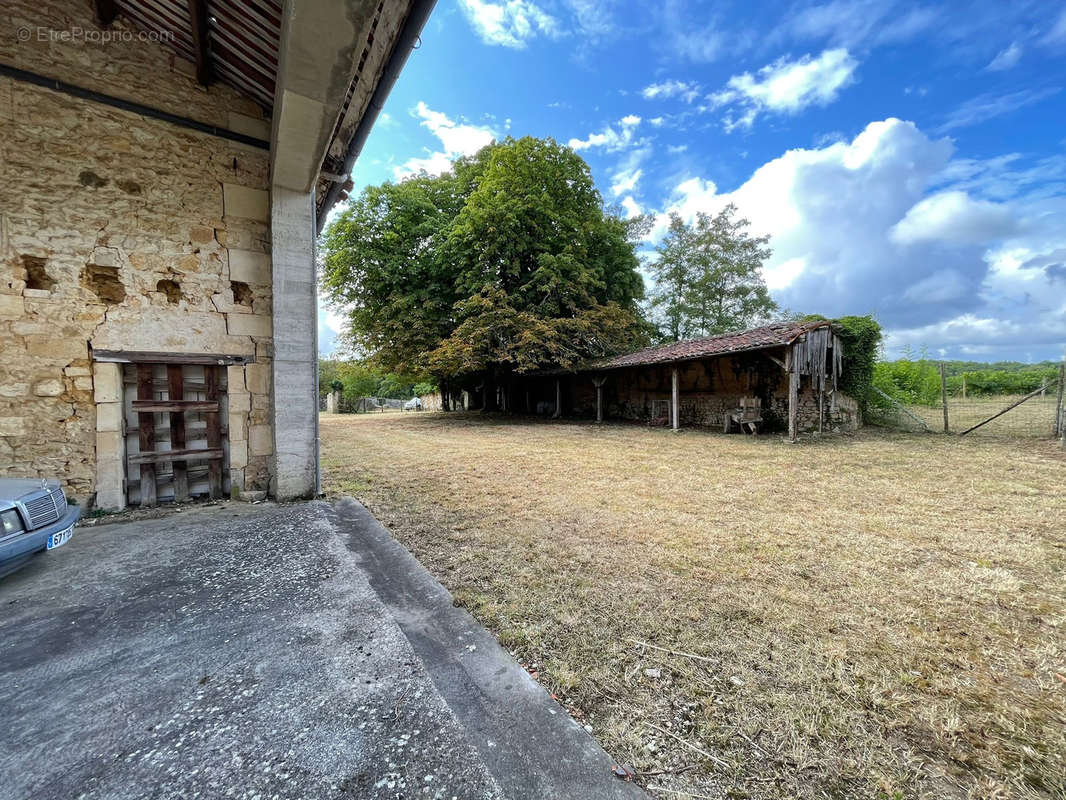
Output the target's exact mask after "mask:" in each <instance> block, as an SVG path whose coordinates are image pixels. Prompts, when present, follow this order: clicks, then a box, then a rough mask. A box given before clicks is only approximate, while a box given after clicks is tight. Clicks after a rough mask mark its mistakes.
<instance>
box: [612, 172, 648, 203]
mask: <svg viewBox="0 0 1066 800" xmlns="http://www.w3.org/2000/svg"><path fill="white" fill-rule="evenodd" d="M643 174H644V170H641V169H636V170H621V171H619V172H616V173H615V174H614V178H613V179H612V180H611V193H612V194H613V195H614V196H615V197H618V195H620V194H625V193H626V192H632V191H633V190H634V189H636V188H637V184H638V183H639V182H640V177H641V175H643Z"/></svg>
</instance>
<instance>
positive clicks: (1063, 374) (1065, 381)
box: [1055, 362, 1066, 447]
mask: <svg viewBox="0 0 1066 800" xmlns="http://www.w3.org/2000/svg"><path fill="white" fill-rule="evenodd" d="M1063 388H1066V362H1063V363H1062V364H1059V399H1058V402H1056V403H1055V435H1056V436H1063V435H1064V434H1066V419H1064V418H1063V415H1064V414H1066V411H1064V410H1063V408H1062V394H1063ZM1063 447H1066V444H1063Z"/></svg>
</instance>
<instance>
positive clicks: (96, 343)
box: [0, 0, 273, 508]
mask: <svg viewBox="0 0 1066 800" xmlns="http://www.w3.org/2000/svg"><path fill="white" fill-rule="evenodd" d="M4 10H5V16H6V17H7V20H6V21H5V22H6V23H7V25H8V26H9V27H6V28H5V30H3V31H0V61H2V62H3V63H6V64H10V65H12V66H15V67H18V68H20V69H23V70H28V71H32V72H35V73H38V74H42V75H46V76H49V77H54V78H58V79H60V80H63V81H66V82H69V83H72V84H75V85H78V86H81V87H84V88H88V89H92V90H95V91H97V92H101V93H104V94H109V95H113V96H118V97H122V98H126V99H131V100H135V101H137V102H139V103H142V104H144V105H148V106H152V107H155V108H158V109H161V110H164V111H169V112H171V113H174V114H179V115H181V116H184V117H189V118H192V119H195V120H197V121H202V122H207V123H210V124H212V125H217V126H219V127H223V128H228V129H231V130H237V131H240V132H242V133H246V134H249V135H253V136H256V137H258V138H262V139H265V140H268V139H269V138H270V135H269V134H270V131H269V121H268V120H266V119H264V117H263V113H262V111H261V110H260V109H259V107H258V106H256V105H255V104H254V103H253V102H251V101H250V100H247V99H246V98H244V97H242V96H241V95H239V94H238V93H237V92H235V91H233V90H231V89H228V88H227V87H225V86H223V85H221V84H214V85H212V86H211V87H209V88H207V89H205V88H203V87H201V86H199V85H197V84H196V82H195V80H194V78H193V73H194V69H193V65H192V64H191V63H189V62H187V61H184V60H183V59H181V58H179V57H177V56H175V55H174V54H173V53H172V51H170V50H169V49H168V48H166V47H165V46H163V45H161V44H159V43H158V42H155V41H150V40H146V38H145V37H140V36H139V35H138V32H137V31H136V29H134V28H132V27H131V26H129V25H127V24H126V23H125V22H123V20H122V19H121V18H120V19H119V20H117V21H116V22H115V23H114V24H113V25H112V27H111V28H109V30H110V31H112V32H114V31H120V32H121V31H129V32H130V34H131V37H132V38H130V39H129V40H126V39H124V38H122V37H114V36H112V38H111V39H110V40H104V39H102V38H100V37H96V38H94V37H93V36H90V35H87V34H86V33H85V32H86V31H88V32H93V31H98V30H99V29H98V28H97V26H96V25H95V23H94V21H93V16H92V11H91V3H89V2H88V1H87V0H76V1H75V2H59V1H57V0H33V1H32V2H30V0H7V1H6V2H5V4H4ZM79 30H80V31H82V34H81V35H80V37H79V36H78V35H76V34H75V33H74V32H76V31H79ZM23 31H28V33H23ZM116 39H120V40H116ZM0 128H2V129H3V135H2V136H0V353H2V355H0V475H8V476H38V475H39V476H57V477H59V478H60V479H61V480H62V481H63V483H64V486H65V488H66V490H67V492H68V494H70V495H71V496H73V497H76V498H77V499H78V500H79V501H81V502H83V503H87V502H90V501H92V500H93V499H94V498H95V502H96V504H97V505H98V506H100V507H104V508H114V507H120V506H121V505H122V502H123V496H124V492H123V488H122V486H121V481H119V482H118V483H116V481H115V477H114V476H115V469H116V468H117V466H120V464H121V461H120V458H121V452H120V451H119V450H118V449H117V448H119V447H120V444H119V443H120V442H121V440H122V436H121V430H120V426H121V425H122V422H121V420H122V414H121V413H114V412H115V409H114V408H111V407H109V404H113V403H117V402H120V401H121V388H122V387H121V378H120V373H119V370H118V368H117V367H116V366H115V365H110V364H100V363H95V364H94V362H93V358H92V353H93V351H94V350H126V351H130V350H133V351H162V352H168V353H191V354H202V353H220V354H228V355H238V354H239V355H245V356H248V357H251V358H254V363H253V364H250V365H248V366H238V367H230V368H229V370H228V376H227V377H228V391H229V393H230V398H229V411H230V413H229V418H228V420H224V421H223V424H224V426H226V427H227V428H228V437H229V441H230V468H231V475H230V478H231V485H232V486H233V487H234V489H236V490H238V491H240V490H244V489H247V490H263V489H267V488H268V485H269V482H270V478H271V476H270V470H271V466H270V464H271V456H272V453H273V428H272V425H271V420H272V413H271V407H270V403H271V394H272V392H271V385H270V383H271V378H270V375H271V358H272V338H271V334H272V331H271V294H272V293H271V260H270V228H269V220H270V202H269V193H268V186H269V183H268V171H269V153H268V152H267V151H266V150H264V149H259V148H255V147H251V146H246V145H243V144H239V143H234V142H231V141H228V140H225V139H222V138H218V137H215V136H211V135H208V134H205V133H200V132H197V131H193V130H189V129H186V128H181V127H178V126H175V125H172V124H170V123H167V122H162V121H157V120H152V119H147V118H144V117H141V116H139V115H137V114H133V113H129V112H125V111H121V110H118V109H115V108H112V107H109V106H107V105H103V104H100V103H96V102H92V101H87V100H81V99H76V98H74V97H70V96H67V95H64V94H60V93H57V92H53V91H50V90H48V89H45V88H41V87H38V86H35V85H31V84H29V83H26V82H22V81H17V80H14V79H11V78H7V77H0ZM116 426H119V429H116Z"/></svg>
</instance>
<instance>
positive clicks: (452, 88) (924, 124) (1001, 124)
mask: <svg viewBox="0 0 1066 800" xmlns="http://www.w3.org/2000/svg"><path fill="white" fill-rule="evenodd" d="M1064 84H1066V6H1064V5H1063V4H1062V3H1061V2H1046V1H1045V2H1024V0H1012V2H1005V0H987V1H985V2H981V1H980V0H978V1H976V2H969V3H955V4H936V3H911V2H894V1H893V0H830V2H821V3H819V2H815V3H803V2H797V3H761V2H758V0H745V1H744V2H726V1H724V0H715V2H709V3H703V2H695V0H665V2H660V3H628V4H627V3H621V2H611V0H506V1H504V2H501V1H500V0H439V3H438V6H437V8H436V10H435V11H434V13H433V15H432V17H431V18H430V20H429V22H428V24H427V25H426V28H425V30H424V32H423V35H422V44H421V47H420V48H419V49H418V50H417V51H416V52H414V53H413V54H412V55H411V58H410V60H409V61H408V64H407V68H406V69H405V71H404V73H403V74H402V75H401V77H400V79H399V81H398V82H397V84H396V87H395V88H394V90H393V92H392V94H391V96H390V98H389V101H388V104H387V106H386V108H385V109H384V112H383V114H382V116H381V118H380V119H379V121H378V124H377V125H376V126H375V128H374V131H373V132H372V134H371V136H370V139H369V140H368V142H367V144H366V147H365V148H364V150H363V154H362V156H361V158H360V159H359V161H358V163H357V164H356V167H355V171H354V174H353V177H354V179H355V183H356V191H358V190H359V189H361V188H362V187H364V186H366V185H370V184H376V183H381V182H383V181H385V180H399V179H402V178H403V176H404V175H406V174H410V173H411V172H413V171H416V170H418V169H426V170H428V171H430V172H439V171H441V170H443V169H446V168H447V164H448V162H449V160H450V159H452V158H454V157H456V156H458V155H461V154H464V153H470V152H474V151H476V150H477V149H478V148H479V147H481V146H483V145H484V144H486V143H488V142H489V141H491V140H492V139H493V138H501V137H503V136H507V135H511V136H515V137H519V136H525V135H533V136H552V137H554V138H555V139H557V140H559V141H561V142H565V143H568V144H570V146H571V147H574V148H575V149H576V150H578V151H579V152H580V153H581V155H582V156H583V157H584V158H585V159H586V160H587V161H588V162H589V164H590V165H591V167H592V171H593V175H594V176H595V178H596V182H597V186H598V187H599V189H600V191H601V192H602V194H603V195H604V198H605V199H606V200H607V201H608V202H609V203H612V204H617V205H618V206H619V207H620V208H621V209H622V210H623V213H627V214H636V213H654V214H656V215H657V219H658V220H659V222H658V223H657V225H656V227H655V228H654V229H653V231H652V234H651V239H650V242H649V245H652V244H654V242H655V241H656V240H657V238H658V237H659V236H661V235H662V231H663V227H664V225H665V222H666V215H667V214H668V213H669V212H671V211H676V212H678V213H680V214H682V216H685V217H689V218H690V217H692V216H694V215H695V214H696V213H697V212H698V211H707V212H710V213H713V212H715V211H717V210H718V209H719V208H721V206H722V205H724V204H725V203H727V202H734V203H736V204H737V205H738V206H739V207H740V210H741V212H742V213H743V215H744V216H745V217H747V218H748V219H750V220H751V222H752V228H753V230H754V231H755V232H757V233H760V234H762V233H765V234H769V235H770V236H771V237H772V238H771V247H772V248H773V250H774V254H773V256H772V257H771V259H770V260H769V261H768V262H767V264H766V270H765V273H766V280H767V283H768V285H769V286H770V289H771V293H772V295H773V296H774V297H775V299H776V300H777V301H778V302H779V303H780V305H781V306H782V307H784V308H788V309H792V310H795V311H801V312H804V313H815V312H817V313H822V314H826V315H830V316H836V315H843V314H866V313H873V314H875V315H876V316H877V318H878V320H879V321H880V322H881V324H882V326H883V327H884V328H885V330H886V333H887V355H888V356H889V357H894V356H896V355H898V354H899V353H900V352H902V350H903V348H906V347H910V348H911V349H912V350H915V351H918V350H920V349H922V348H926V349H927V350H928V352H929V353H930V354H931V355H932V356H935V357H947V358H970V359H975V360H997V359H1019V360H1026V361H1028V360H1040V359H1045V358H1061V357H1063V354H1064V351H1066V85H1064ZM338 327H339V320H338V317H337V316H336V315H335V314H333V313H326V312H323V313H322V314H321V315H320V333H321V339H322V342H323V345H324V347H326V348H328V347H329V343H330V342H332V340H333V338H334V337H333V333H334V331H335V329H336V328H338Z"/></svg>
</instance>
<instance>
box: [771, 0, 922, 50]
mask: <svg viewBox="0 0 1066 800" xmlns="http://www.w3.org/2000/svg"><path fill="white" fill-rule="evenodd" d="M938 17H939V12H937V11H935V10H933V9H930V8H921V7H918V8H912V9H910V10H907V11H903V10H900V9H898V8H896V7H895V3H893V2H892V0H830V2H827V3H822V4H820V5H809V6H806V7H804V8H800V9H799V10H798V11H796V12H795V13H793V14H792V15H791V16H789V17H787V18H786V19H785V21H784V22H783V23H782V25H780V26H779V27H778V28H777V30H775V31H774V35H772V36H771V40H780V39H801V40H804V39H815V40H828V41H830V42H832V43H833V44H836V45H842V46H844V47H858V46H859V45H864V44H873V45H878V44H887V43H892V42H901V41H906V40H907V39H910V38H912V37H913V36H915V35H917V34H918V33H920V32H922V31H924V30H926V29H927V28H929V27H931V26H932V25H933V24H934V23H935V22H936V21H937V19H938Z"/></svg>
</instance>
